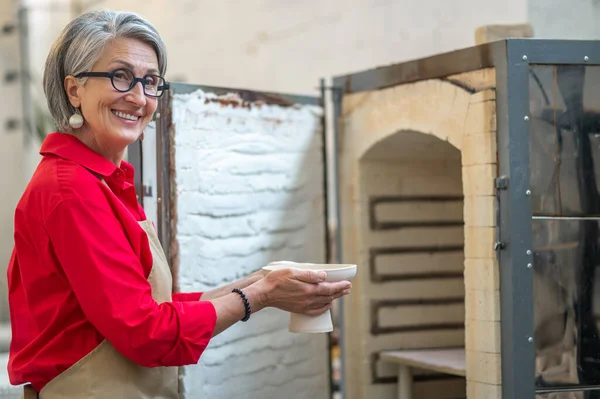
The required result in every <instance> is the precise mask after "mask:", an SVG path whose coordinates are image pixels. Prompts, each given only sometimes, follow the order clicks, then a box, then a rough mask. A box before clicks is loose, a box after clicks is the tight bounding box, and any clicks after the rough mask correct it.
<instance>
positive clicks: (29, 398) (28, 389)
mask: <svg viewBox="0 0 600 399" xmlns="http://www.w3.org/2000/svg"><path fill="white" fill-rule="evenodd" d="M38 398H39V396H38V393H37V392H36V391H35V389H33V387H32V386H31V385H29V384H27V385H25V386H24V387H23V397H22V399H38Z"/></svg>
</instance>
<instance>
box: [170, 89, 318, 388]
mask: <svg viewBox="0 0 600 399" xmlns="http://www.w3.org/2000/svg"><path fill="white" fill-rule="evenodd" d="M214 97H215V96H214V95H212V94H205V93H203V92H201V91H198V92H195V93H193V94H190V95H176V96H175V98H174V100H173V122H174V124H175V129H176V130H175V149H174V150H175V170H176V187H177V216H178V220H177V235H176V239H177V240H178V242H179V252H180V259H179V281H178V283H179V286H180V287H181V290H182V291H195V290H207V289H210V288H212V287H215V286H218V285H221V284H224V283H227V282H230V281H232V280H234V279H237V278H241V277H243V276H244V275H246V274H248V273H250V272H252V271H254V270H257V269H259V268H260V267H262V266H263V265H265V264H267V263H269V262H270V261H274V260H282V259H290V260H294V261H300V262H302V261H323V260H324V249H325V236H324V226H325V222H324V210H323V206H324V193H323V177H322V176H323V164H322V155H321V154H322V152H321V146H322V143H321V141H322V140H321V125H320V123H321V122H320V118H321V112H322V110H321V109H320V108H316V107H308V106H302V107H294V108H289V107H279V106H266V105H261V106H260V107H259V106H256V105H253V106H251V107H250V108H245V107H235V108H234V107H232V106H228V107H225V106H223V105H221V104H219V103H215V102H207V101H205V100H207V99H210V98H214ZM288 318H289V316H288V314H287V313H284V312H282V311H279V310H277V309H266V310H264V311H262V312H259V313H257V314H255V315H253V316H252V317H251V319H250V321H248V322H247V323H238V324H237V325H235V326H234V327H232V328H231V329H229V330H227V331H225V332H224V333H222V334H221V335H219V336H218V337H216V338H215V339H214V340H213V341H212V342H211V344H210V346H209V348H208V349H207V351H206V352H205V353H204V354H203V356H202V357H201V360H200V363H199V364H198V365H197V366H191V367H186V369H185V377H184V384H185V392H186V397H187V398H194V399H195V398H235V397H239V398H248V399H251V398H261V399H262V398H283V397H293V398H295V399H300V398H307V399H308V398H311V399H313V398H326V397H327V396H328V386H329V368H328V354H327V342H326V336H325V335H322V334H317V335H298V334H291V333H289V332H288V331H287V325H288Z"/></svg>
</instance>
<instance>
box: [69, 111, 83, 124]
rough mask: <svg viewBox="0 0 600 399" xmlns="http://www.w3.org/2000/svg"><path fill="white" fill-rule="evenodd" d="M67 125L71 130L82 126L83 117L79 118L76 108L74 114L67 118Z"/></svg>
mask: <svg viewBox="0 0 600 399" xmlns="http://www.w3.org/2000/svg"><path fill="white" fill-rule="evenodd" d="M69 125H70V126H71V127H72V128H73V129H79V128H80V127H81V126H83V116H81V114H80V113H79V110H78V109H77V108H75V113H74V114H73V115H71V117H70V118H69Z"/></svg>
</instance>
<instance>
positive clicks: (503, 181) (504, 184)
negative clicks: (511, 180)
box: [494, 176, 508, 190]
mask: <svg viewBox="0 0 600 399" xmlns="http://www.w3.org/2000/svg"><path fill="white" fill-rule="evenodd" d="M494 186H495V187H496V189H497V190H506V189H507V188H508V177H506V176H500V177H497V178H495V179H494Z"/></svg>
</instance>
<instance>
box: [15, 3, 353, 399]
mask: <svg viewBox="0 0 600 399" xmlns="http://www.w3.org/2000/svg"><path fill="white" fill-rule="evenodd" d="M165 69H166V55H165V46H164V44H163V42H162V41H161V39H160V37H159V35H158V34H157V32H156V31H155V29H154V28H153V27H152V26H151V25H150V24H149V23H148V22H146V21H145V20H143V19H142V18H140V17H139V16H137V15H135V14H130V13H117V12H110V11H100V12H93V13H88V14H85V15H82V16H80V17H78V18H77V19H75V20H74V21H72V22H71V23H70V24H69V25H68V26H67V27H66V28H65V30H64V31H63V32H62V34H61V35H60V36H59V37H58V39H57V40H56V42H55V43H54V45H53V47H52V49H51V50H50V53H49V55H48V59H47V61H46V67H45V71H44V90H45V93H46V97H47V99H48V105H49V108H50V112H51V113H52V116H53V117H54V120H55V121H56V123H57V126H58V127H59V128H60V132H56V133H52V134H50V135H49V136H48V137H47V138H46V139H45V141H44V143H43V144H42V148H41V154H42V155H43V158H42V160H41V162H40V164H39V166H38V168H37V170H36V172H35V174H34V175H33V177H32V179H31V182H30V183H29V185H28V187H27V188H26V190H25V192H24V194H23V196H22V198H21V200H20V202H19V204H18V206H17V210H16V214H15V247H14V251H13V254H12V258H11V261H10V265H9V268H8V284H9V304H10V312H11V324H12V332H13V339H12V342H11V348H10V361H9V365H8V371H9V375H10V380H11V383H12V384H28V385H27V388H26V389H25V392H26V395H31V397H37V395H38V393H39V397H40V398H42V399H53V398H77V399H85V398H107V399H108V398H110V399H115V398H127V399H137V398H139V399H142V398H164V399H171V398H177V397H178V394H177V391H178V371H177V366H183V365H186V364H194V363H197V362H198V359H199V357H200V355H201V354H202V352H203V351H204V349H205V348H206V346H207V344H208V343H209V341H210V339H211V338H212V337H214V336H215V335H217V334H219V333H220V332H222V331H223V330H225V329H227V328H228V327H230V326H231V325H233V324H235V323H236V322H238V321H240V320H242V321H246V320H247V319H248V318H249V317H250V314H251V313H253V312H257V311H260V310H261V309H263V308H265V307H277V308H280V309H283V310H286V311H290V312H296V313H303V314H309V315H317V314H320V313H322V312H324V311H325V310H326V309H328V308H329V307H330V305H331V302H332V300H334V299H335V298H338V297H339V296H341V295H345V294H347V293H348V292H349V289H350V283H349V282H338V283H326V282H324V275H321V274H318V273H314V272H309V271H305V272H302V271H292V270H281V271H275V272H272V273H270V274H269V275H268V276H266V277H264V278H261V276H260V274H258V273H254V274H252V275H250V276H249V277H247V278H245V279H243V280H241V281H238V282H235V283H233V284H229V285H227V286H225V287H222V288H219V289H215V290H213V291H209V292H205V293H188V294H179V293H171V286H172V281H171V274H170V271H169V268H168V266H167V263H166V259H165V256H164V253H163V251H162V249H161V247H160V243H159V241H158V239H157V236H156V232H155V230H154V228H153V226H152V224H151V223H150V222H148V221H147V220H146V216H145V214H144V211H143V209H142V208H141V207H140V206H139V205H138V202H137V200H136V195H135V189H134V186H133V173H134V172H133V170H132V167H131V165H129V164H127V163H126V162H124V161H123V154H124V152H125V149H126V147H127V146H128V145H129V144H131V143H133V142H134V141H135V140H137V139H138V138H139V137H140V136H141V135H142V134H143V131H144V128H145V127H146V126H147V125H148V123H149V122H150V120H151V119H152V116H153V114H154V112H155V111H156V106H157V97H160V96H161V95H162V94H163V93H164V91H165V90H167V89H168V85H167V84H166V83H165V81H164V79H163V78H162V76H163V75H164V73H165Z"/></svg>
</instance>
